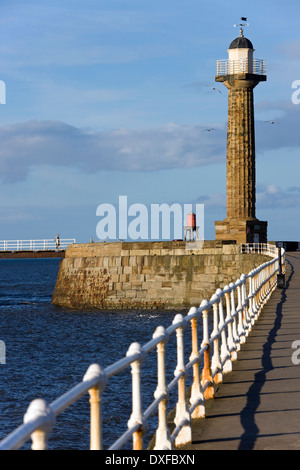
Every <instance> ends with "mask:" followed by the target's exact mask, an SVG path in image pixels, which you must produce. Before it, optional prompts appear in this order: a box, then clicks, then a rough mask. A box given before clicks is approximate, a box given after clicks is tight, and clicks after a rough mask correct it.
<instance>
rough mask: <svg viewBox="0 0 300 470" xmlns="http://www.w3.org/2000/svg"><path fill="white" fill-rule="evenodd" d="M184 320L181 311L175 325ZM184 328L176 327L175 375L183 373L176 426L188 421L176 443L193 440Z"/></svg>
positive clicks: (179, 388) (180, 379) (179, 390)
mask: <svg viewBox="0 0 300 470" xmlns="http://www.w3.org/2000/svg"><path fill="white" fill-rule="evenodd" d="M182 321H183V316H182V315H181V314H180V313H179V314H177V315H176V316H175V318H174V320H173V325H176V324H180V323H181V322H182ZM183 329H184V327H183V326H182V325H180V326H178V327H177V328H176V338H177V367H176V369H175V372H174V375H175V377H177V376H178V375H181V377H180V378H179V380H178V400H177V404H176V416H175V419H174V423H175V424H176V426H180V425H181V423H182V422H184V421H186V423H185V424H184V425H183V426H182V428H181V430H180V432H179V434H178V435H177V436H176V439H175V445H177V446H178V445H182V444H187V443H189V442H191V441H192V428H191V415H190V412H189V407H188V403H187V399H186V389H185V382H186V378H185V373H186V371H185V365H184V342H183Z"/></svg>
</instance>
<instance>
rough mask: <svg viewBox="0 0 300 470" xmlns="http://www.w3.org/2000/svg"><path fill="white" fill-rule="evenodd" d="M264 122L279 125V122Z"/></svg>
mask: <svg viewBox="0 0 300 470" xmlns="http://www.w3.org/2000/svg"><path fill="white" fill-rule="evenodd" d="M265 122H268V123H269V124H279V122H276V121H265Z"/></svg>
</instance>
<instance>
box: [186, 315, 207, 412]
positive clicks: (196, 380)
mask: <svg viewBox="0 0 300 470" xmlns="http://www.w3.org/2000/svg"><path fill="white" fill-rule="evenodd" d="M195 311H196V309H194V308H193V309H191V310H190V312H189V313H195ZM191 329H192V354H191V355H190V361H194V360H196V362H195V363H194V364H193V384H192V388H191V398H190V403H191V405H192V406H193V405H195V409H194V410H193V412H192V418H194V419H195V418H204V417H205V406H204V397H203V393H202V390H201V381H200V364H199V360H200V355H199V348H198V333H197V317H194V318H192V320H191ZM196 403H198V404H197V405H196Z"/></svg>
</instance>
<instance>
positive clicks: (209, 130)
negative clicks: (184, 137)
mask: <svg viewBox="0 0 300 470" xmlns="http://www.w3.org/2000/svg"><path fill="white" fill-rule="evenodd" d="M215 130H216V129H213V128H210V129H203V131H202V132H206V131H207V132H211V131H215Z"/></svg>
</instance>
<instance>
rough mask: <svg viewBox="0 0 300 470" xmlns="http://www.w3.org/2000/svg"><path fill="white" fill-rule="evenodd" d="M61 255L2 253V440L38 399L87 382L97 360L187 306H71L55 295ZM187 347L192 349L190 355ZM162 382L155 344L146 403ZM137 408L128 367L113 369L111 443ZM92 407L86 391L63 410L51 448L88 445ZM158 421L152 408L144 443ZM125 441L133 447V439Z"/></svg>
mask: <svg viewBox="0 0 300 470" xmlns="http://www.w3.org/2000/svg"><path fill="white" fill-rule="evenodd" d="M59 263H60V260H59V259H7V260H6V259H1V260H0V340H1V341H3V342H4V343H5V348H6V351H5V363H4V364H0V440H2V439H3V438H4V437H6V436H7V435H8V434H9V433H10V432H12V431H13V430H14V429H15V428H16V427H18V426H19V425H20V424H22V422H23V417H24V414H25V413H26V410H27V408H28V406H29V404H30V402H31V401H32V400H33V399H35V398H44V399H45V400H46V401H47V403H49V404H50V403H51V402H52V401H54V400H55V399H56V398H57V397H59V396H60V395H62V394H63V393H65V392H66V391H68V390H69V389H70V388H72V387H74V386H75V385H76V384H78V383H79V382H81V381H82V379H83V376H84V374H85V373H86V371H87V369H88V367H89V366H90V365H91V364H93V363H98V364H99V365H100V366H101V367H102V368H103V369H104V368H105V367H107V366H109V365H111V364H113V363H114V362H116V361H118V360H119V359H121V358H123V357H124V356H125V355H126V352H127V350H128V348H129V346H130V344H131V343H132V342H139V343H140V344H141V345H143V344H145V343H146V342H148V341H149V340H150V339H151V338H152V335H153V333H154V331H155V329H156V327H157V326H159V325H162V326H164V327H168V326H170V324H171V323H172V321H173V319H174V317H175V315H176V314H177V313H182V314H183V315H185V314H187V313H188V312H187V311H159V310H150V311H139V310H126V311H124V310H122V311H117V310H111V311H103V310H97V309H80V310H71V309H66V308H62V307H58V306H55V305H53V304H52V303H51V298H52V294H53V290H54V286H55V282H56V278H57V274H58V269H59ZM185 336H187V335H185ZM173 337H174V338H173ZM189 339H190V338H189ZM175 341H176V338H175V335H172V338H171V339H170V341H169V343H168V346H167V353H166V360H167V381H168V383H169V382H170V381H171V380H172V379H173V378H174V370H175V368H176V345H175ZM189 353H190V351H188V350H187V349H186V355H187V358H188V354H189ZM156 384H157V367H156V350H154V351H153V352H152V353H151V354H149V357H147V358H146V360H145V362H144V364H143V367H142V403H143V409H144V410H145V409H146V408H147V407H148V406H149V404H150V403H152V401H153V400H154V397H153V394H154V391H155V388H156ZM175 392H176V389H175ZM171 395H174V397H173V396H171V397H170V401H169V404H168V406H169V410H170V411H171V409H172V408H174V406H175V404H176V393H174V394H171ZM131 409H132V401H131V371H130V368H128V369H126V371H123V372H121V373H119V374H118V375H117V376H116V377H112V378H111V379H110V380H109V382H108V384H107V386H106V389H105V390H104V392H103V396H102V410H103V441H104V448H105V449H108V448H109V447H110V446H111V445H112V444H113V442H114V441H115V440H116V439H117V438H119V437H120V436H121V435H122V434H123V433H124V432H125V431H126V430H127V422H128V420H129V418H130V414H131ZM89 413H90V411H89V395H88V394H87V395H85V396H84V397H82V398H81V399H80V400H79V401H78V402H76V403H75V404H73V405H71V406H70V407H69V408H68V409H67V410H65V411H64V412H63V413H62V414H61V415H60V416H58V417H57V420H56V424H55V426H54V428H53V430H52V431H51V433H50V436H49V449H50V450H51V449H53V450H85V449H88V448H89V439H90V434H89V418H90V414H89ZM156 426H157V416H156V415H153V417H151V418H150V419H149V420H148V422H147V427H146V430H145V435H144V446H145V447H146V446H147V445H148V443H149V441H150V440H151V437H152V436H153V434H154V433H155V429H156ZM30 444H31V443H30V441H29V442H27V443H25V444H24V445H23V446H22V449H24V450H26V449H30ZM123 449H124V450H129V449H132V441H130V442H128V443H127V444H126V445H125V446H124V447H123Z"/></svg>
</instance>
